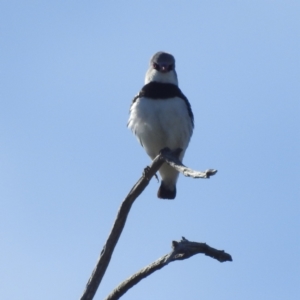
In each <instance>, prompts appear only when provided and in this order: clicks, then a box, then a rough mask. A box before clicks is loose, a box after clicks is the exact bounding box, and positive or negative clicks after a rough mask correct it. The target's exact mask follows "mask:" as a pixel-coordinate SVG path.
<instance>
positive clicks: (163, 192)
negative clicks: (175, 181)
mask: <svg viewBox="0 0 300 300" xmlns="http://www.w3.org/2000/svg"><path fill="white" fill-rule="evenodd" d="M157 197H158V198H160V199H169V200H171V199H175V197H176V185H174V187H173V189H172V188H171V187H168V186H166V185H165V184H164V182H163V181H162V182H161V184H160V187H159V189H158V191H157Z"/></svg>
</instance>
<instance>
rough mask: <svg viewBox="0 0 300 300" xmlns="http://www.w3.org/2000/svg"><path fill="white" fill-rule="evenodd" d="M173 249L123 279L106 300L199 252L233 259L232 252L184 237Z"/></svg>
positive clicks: (114, 299) (225, 259)
mask: <svg viewBox="0 0 300 300" xmlns="http://www.w3.org/2000/svg"><path fill="white" fill-rule="evenodd" d="M172 247H173V251H172V252H171V253H169V254H167V255H164V256H162V257H161V258H159V259H157V260H156V261H155V262H153V263H152V264H150V265H148V266H147V267H145V268H143V269H141V270H140V271H139V272H137V273H135V274H134V275H132V276H131V277H130V278H128V279H126V280H125V281H123V282H122V283H121V284H120V285H119V286H118V287H116V288H115V289H114V290H113V291H112V292H111V294H109V295H108V296H107V298H105V300H117V299H119V298H120V297H122V296H123V295H124V294H125V293H126V292H127V291H128V290H129V289H130V288H132V287H133V286H134V285H136V284H137V283H139V282H140V281H141V280H142V279H144V278H146V277H147V276H149V275H150V274H152V273H154V272H155V271H157V270H159V269H161V268H163V267H165V266H166V265H168V264H169V263H170V262H173V261H176V260H184V259H187V258H190V257H191V256H193V255H195V254H199V253H203V254H205V255H207V256H210V257H212V258H214V259H216V260H218V261H219V262H225V261H232V258H231V256H230V254H228V253H226V252H224V251H222V250H217V249H214V248H211V247H210V246H208V245H207V244H205V243H197V242H190V241H188V240H187V239H185V238H184V237H182V240H181V241H179V242H176V241H173V242H172Z"/></svg>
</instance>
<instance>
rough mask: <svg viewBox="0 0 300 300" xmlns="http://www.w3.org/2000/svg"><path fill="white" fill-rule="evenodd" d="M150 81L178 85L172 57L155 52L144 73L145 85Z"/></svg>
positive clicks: (164, 53)
mask: <svg viewBox="0 0 300 300" xmlns="http://www.w3.org/2000/svg"><path fill="white" fill-rule="evenodd" d="M151 81H157V82H163V83H172V84H175V85H178V80H177V74H176V71H175V58H174V56H173V55H171V54H169V53H166V52H157V53H156V54H154V55H153V56H152V58H151V60H150V66H149V69H148V71H147V73H146V77H145V84H147V83H149V82H151Z"/></svg>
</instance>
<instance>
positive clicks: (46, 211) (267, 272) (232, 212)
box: [0, 0, 300, 300]
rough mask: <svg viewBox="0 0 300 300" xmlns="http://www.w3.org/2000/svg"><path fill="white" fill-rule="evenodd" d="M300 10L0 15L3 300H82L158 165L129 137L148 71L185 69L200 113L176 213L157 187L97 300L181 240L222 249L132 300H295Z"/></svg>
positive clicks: (99, 5) (156, 4)
mask: <svg viewBox="0 0 300 300" xmlns="http://www.w3.org/2000/svg"><path fill="white" fill-rule="evenodd" d="M299 14H300V3H299V2H298V1H271V0H269V1H189V2H188V1H186V2H183V1H181V2H180V1H156V0H155V1H140V2H137V1H123V2H119V3H116V2H111V3H103V2H101V1H85V2H84V1H13V0H12V1H1V4H0V76H1V83H0V86H1V88H0V138H1V142H0V201H1V202H0V203H1V210H0V236H1V247H0V265H1V268H0V275H1V289H0V298H1V299H12V300H19V299H22V300H34V299H44V300H47V299H49V300H50V299H51V300H52V299H78V298H79V297H80V295H81V294H82V292H83V289H84V287H85V284H86V282H87V280H88V278H89V276H90V274H91V271H92V269H93V268H94V265H95V263H96V261H97V259H98V255H99V253H100V251H101V249H102V246H103V244H104V242H105V240H106V238H107V235H108V233H109V231H110V229H111V226H112V224H113V221H114V219H115V216H116V213H117V210H118V207H119V205H120V203H121V201H122V200H123V199H124V197H125V196H126V194H127V193H128V191H129V190H130V189H131V187H132V186H133V184H134V183H135V182H136V181H137V179H138V178H139V177H140V176H141V173H142V171H143V168H144V167H145V166H146V165H147V164H149V163H150V161H149V158H148V156H147V155H146V154H145V152H144V151H143V149H142V147H140V145H139V144H138V142H137V140H136V139H135V137H134V136H133V135H132V134H131V132H130V131H129V130H128V129H127V128H126V123H127V119H128V111H129V106H130V103H131V100H132V98H133V96H134V95H135V94H136V93H137V92H138V91H139V89H140V88H141V87H142V85H143V81H144V75H145V72H146V69H147V67H148V62H149V59H150V57H151V56H152V55H153V54H154V53H155V52H156V51H159V50H164V51H168V52H170V53H172V54H173V55H174V56H175V58H176V61H177V63H176V65H177V73H178V77H179V85H180V88H181V89H182V91H183V92H184V93H185V94H186V96H187V97H188V98H189V100H190V103H191V105H192V108H193V112H194V115H195V131H194V135H193V137H192V141H191V143H190V146H189V148H188V150H187V153H186V157H185V164H186V165H188V166H190V167H192V168H194V169H198V170H205V169H207V168H216V169H218V174H217V175H216V176H215V177H213V178H211V179H210V180H194V179H190V178H184V177H183V176H181V177H180V179H179V182H178V186H177V191H178V193H177V197H176V199H175V201H161V200H158V199H157V198H156V191H157V189H158V187H159V184H158V183H157V182H156V180H155V179H154V180H153V181H152V182H151V183H150V185H149V186H148V188H147V190H146V191H145V192H144V193H143V194H142V196H141V197H140V198H139V199H138V200H137V202H136V203H135V204H134V206H133V208H132V210H131V213H130V215H129V218H128V221H127V224H126V227H125V229H124V232H123V234H122V236H121V239H120V241H119V243H118V245H117V247H116V250H115V252H114V255H113V257H112V260H111V264H110V266H109V268H108V271H107V273H106V275H105V277H104V279H103V282H102V285H101V287H100V288H99V290H98V293H97V295H96V297H95V299H103V298H104V297H105V296H106V295H107V294H108V293H109V292H110V291H111V290H112V289H113V288H114V287H115V286H116V285H117V284H119V283H120V282H121V281H123V280H124V279H126V278H127V277H128V276H130V275H132V274H133V273H134V272H136V271H138V270H139V269H141V268H142V267H144V266H146V265H147V264H149V263H151V262H152V261H154V260H155V259H157V258H159V257H160V256H162V255H164V254H166V253H168V252H169V251H170V250H171V248H170V247H171V241H172V240H178V239H180V238H181V236H185V237H186V238H187V239H190V240H192V241H198V242H206V243H208V244H209V245H210V246H213V247H216V248H219V249H224V250H226V251H228V252H229V253H230V254H231V255H232V256H233V262H232V263H224V264H220V263H218V262H216V261H215V260H212V259H210V258H208V257H205V256H201V255H198V256H194V257H192V258H190V259H189V260H185V261H182V262H176V263H173V264H171V265H169V266H167V267H166V268H164V269H163V270H161V271H159V272H156V273H154V274H153V275H151V276H150V277H148V278H147V279H145V280H143V281H142V282H141V283H140V284H138V285H137V286H135V287H134V288H133V289H131V290H130V291H129V292H128V293H127V294H126V295H125V296H124V297H123V298H122V299H130V300H136V299H146V300H148V299H175V300H177V299H184V298H185V299H186V298H188V299H206V300H209V299H223V300H232V299H238V300H240V299H243V300H248V299H249V300H250V299H251V300H252V299H259V300H260V299H262V300H263V299H274V300H277V299H278V300H281V299H298V298H299V294H300V258H299V251H300V234H299V231H300V230H299V228H300V218H299V216H300V204H299V200H300V199H299V198H300V197H299V196H300V189H299V183H300V182H299V179H300V178H299V167H300V164H299V161H300V159H299V153H300V142H299V129H300V128H299V127H300V126H299V125H300V124H299V113H300V107H299V96H300V88H299V82H300V71H299V70H300V54H299V53H300V18H299Z"/></svg>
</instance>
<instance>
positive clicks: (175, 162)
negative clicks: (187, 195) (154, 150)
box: [161, 148, 217, 178]
mask: <svg viewBox="0 0 300 300" xmlns="http://www.w3.org/2000/svg"><path fill="white" fill-rule="evenodd" d="M176 151H178V150H176ZM178 154H179V153H178ZM161 155H162V157H163V159H164V160H165V162H166V163H167V164H168V165H170V166H171V167H173V168H174V169H176V170H177V171H178V172H180V173H182V174H183V175H184V176H187V177H193V178H209V177H210V176H213V175H215V174H216V173H217V170H214V169H208V170H206V171H204V172H199V171H195V170H192V169H190V168H188V167H186V166H185V165H184V164H182V162H181V161H180V160H179V159H178V158H177V157H175V156H174V152H173V153H172V152H171V151H170V150H169V149H168V148H166V149H163V150H162V151H161Z"/></svg>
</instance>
